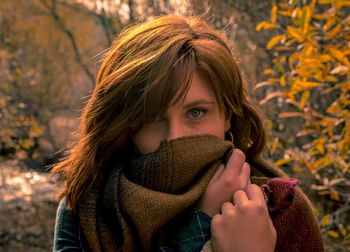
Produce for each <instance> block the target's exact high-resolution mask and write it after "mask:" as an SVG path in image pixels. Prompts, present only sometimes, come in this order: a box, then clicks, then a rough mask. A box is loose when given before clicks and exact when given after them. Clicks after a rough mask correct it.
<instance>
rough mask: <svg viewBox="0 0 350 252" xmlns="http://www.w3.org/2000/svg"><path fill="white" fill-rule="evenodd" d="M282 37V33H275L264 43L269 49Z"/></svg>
mask: <svg viewBox="0 0 350 252" xmlns="http://www.w3.org/2000/svg"><path fill="white" fill-rule="evenodd" d="M283 38H284V36H283V35H277V36H274V37H272V38H271V39H270V40H269V42H268V43H267V45H266V48H267V49H271V48H272V47H274V46H275V45H277V44H278V43H279V42H280V41H281V40H282V39H283Z"/></svg>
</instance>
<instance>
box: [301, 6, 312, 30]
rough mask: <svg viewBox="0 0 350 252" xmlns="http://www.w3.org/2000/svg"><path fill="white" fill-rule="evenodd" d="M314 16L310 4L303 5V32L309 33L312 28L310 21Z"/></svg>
mask: <svg viewBox="0 0 350 252" xmlns="http://www.w3.org/2000/svg"><path fill="white" fill-rule="evenodd" d="M311 17H312V10H311V8H310V7H309V6H308V5H305V6H304V7H303V15H302V18H301V27H303V33H304V34H307V33H308V32H309V28H310V21H311Z"/></svg>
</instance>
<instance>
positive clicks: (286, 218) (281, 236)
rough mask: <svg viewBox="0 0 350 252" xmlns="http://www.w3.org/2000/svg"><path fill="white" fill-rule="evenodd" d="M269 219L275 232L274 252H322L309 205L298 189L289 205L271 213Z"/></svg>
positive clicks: (322, 248) (318, 233)
mask: <svg viewBox="0 0 350 252" xmlns="http://www.w3.org/2000/svg"><path fill="white" fill-rule="evenodd" d="M271 218H272V221H273V223H274V226H275V228H276V231H277V244H276V250H275V251H278V252H279V251H281V252H282V251H289V252H297V251H298V252H300V251H313V252H316V251H317V252H318V251H324V244H323V240H322V236H321V233H320V230H319V227H318V224H317V221H316V218H315V217H314V215H313V213H312V208H311V203H310V202H309V200H308V199H307V197H306V196H305V194H304V193H303V192H302V191H301V190H300V189H299V188H298V187H297V188H296V190H295V194H294V199H293V200H292V202H291V204H290V205H289V206H288V207H287V208H285V209H284V210H282V211H280V212H274V213H272V216H271Z"/></svg>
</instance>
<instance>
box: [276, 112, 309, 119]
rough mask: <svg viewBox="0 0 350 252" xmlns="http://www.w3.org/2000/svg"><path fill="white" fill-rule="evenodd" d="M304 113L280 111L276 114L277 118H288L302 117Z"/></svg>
mask: <svg viewBox="0 0 350 252" xmlns="http://www.w3.org/2000/svg"><path fill="white" fill-rule="evenodd" d="M303 116H304V114H303V113H300V112H282V113H280V114H279V115H278V118H289V117H303Z"/></svg>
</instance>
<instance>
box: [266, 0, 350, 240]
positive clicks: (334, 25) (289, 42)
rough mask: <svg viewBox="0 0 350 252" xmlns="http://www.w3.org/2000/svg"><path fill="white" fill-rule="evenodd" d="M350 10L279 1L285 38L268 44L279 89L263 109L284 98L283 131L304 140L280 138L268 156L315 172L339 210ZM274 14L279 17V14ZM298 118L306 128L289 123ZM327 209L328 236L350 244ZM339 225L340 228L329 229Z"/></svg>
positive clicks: (348, 113) (349, 116)
mask: <svg viewBox="0 0 350 252" xmlns="http://www.w3.org/2000/svg"><path fill="white" fill-rule="evenodd" d="M349 7H350V1H349V0H317V1H316V0H310V1H282V3H278V10H277V17H275V20H276V23H275V25H278V26H279V30H278V31H280V32H279V33H275V34H274V36H273V37H271V38H270V39H269V41H268V43H267V46H266V47H267V49H268V50H271V51H272V52H273V53H272V55H273V59H272V61H273V67H272V68H271V69H269V70H268V71H267V73H269V74H271V75H272V77H273V78H269V79H268V82H269V83H274V89H273V90H274V91H273V92H270V93H267V95H265V97H264V98H262V99H261V100H260V104H262V105H263V104H265V103H266V102H268V101H270V100H272V99H273V98H275V97H279V98H280V99H279V100H278V106H281V109H279V108H278V106H276V110H277V113H278V115H277V117H278V118H279V119H280V120H278V121H282V120H283V123H284V125H285V132H288V130H289V129H292V132H295V128H296V127H297V128H298V132H297V133H296V136H295V137H296V138H302V139H301V142H302V144H300V146H293V145H291V143H297V144H298V141H294V139H293V136H289V135H288V137H289V138H288V140H287V141H283V140H282V139H280V138H279V137H277V136H279V135H277V136H274V139H273V141H271V143H270V144H269V148H270V154H271V155H276V161H275V163H276V164H277V165H279V166H282V165H287V166H288V167H292V169H291V170H292V171H294V172H295V173H296V172H297V171H303V170H309V171H310V173H311V174H313V176H314V178H315V180H316V181H317V184H318V185H313V186H312V189H314V190H317V192H318V194H319V195H321V196H322V197H326V201H327V202H328V203H327V204H330V203H329V202H335V203H334V205H332V206H333V207H334V208H335V209H336V208H338V207H339V206H343V205H344V204H345V202H346V199H348V198H350V191H349V190H347V189H348V185H349V182H350V181H349V179H348V177H347V175H348V174H350V169H349V167H350V133H349V132H350V96H349V93H350V81H349V77H350V44H349V41H350V33H349V25H350V15H349V13H347V10H348V8H349ZM272 12H273V13H272V14H271V15H275V13H276V8H275V9H274V10H273V11H272ZM278 43H281V44H283V48H282V49H283V50H279V44H278ZM263 86H264V87H266V86H267V85H261V87H263ZM281 101H282V103H281ZM281 104H282V105H281ZM284 104H287V105H289V104H292V105H293V106H285V105H284ZM295 117H297V118H300V119H302V120H300V121H302V122H303V124H302V125H292V124H288V122H289V121H296V120H291V118H295ZM274 118H275V117H274ZM284 120H286V121H284ZM288 120H289V121H288ZM271 121H272V120H271ZM289 127H290V128H289ZM275 128H278V127H275ZM278 133H279V132H278ZM286 134H288V133H286ZM290 138H291V139H292V140H290ZM290 153H293V154H292V155H290ZM277 154H278V155H277ZM281 156H282V157H284V158H281ZM290 156H291V157H292V158H289V157H290ZM292 161H293V162H292ZM338 185H339V187H338ZM340 188H341V189H340ZM338 189H339V190H338ZM346 190H347V191H346ZM328 209H330V208H329V207H328V208H327V209H326V212H325V214H324V216H323V217H322V216H320V218H321V220H320V225H321V227H323V228H324V229H326V230H325V232H324V233H325V234H327V235H328V236H329V237H332V238H336V239H344V240H345V239H350V234H349V232H348V230H350V225H348V226H347V228H342V227H343V226H342V224H340V223H331V222H333V221H334V222H336V221H338V219H334V220H333V219H332V218H331V216H332V214H330V213H329V210H328ZM327 211H328V212H327ZM333 224H336V225H337V226H338V227H339V229H338V230H327V228H329V226H330V225H333ZM338 224H339V225H338ZM332 227H333V226H332Z"/></svg>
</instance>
